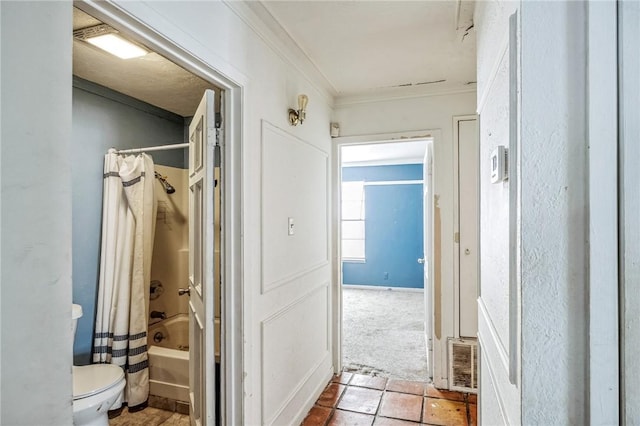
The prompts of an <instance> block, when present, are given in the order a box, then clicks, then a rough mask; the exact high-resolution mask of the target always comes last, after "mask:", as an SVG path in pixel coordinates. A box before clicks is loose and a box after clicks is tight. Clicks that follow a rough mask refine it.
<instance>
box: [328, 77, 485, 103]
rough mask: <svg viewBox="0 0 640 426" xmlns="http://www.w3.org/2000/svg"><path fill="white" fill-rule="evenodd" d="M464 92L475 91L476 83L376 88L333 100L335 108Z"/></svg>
mask: <svg viewBox="0 0 640 426" xmlns="http://www.w3.org/2000/svg"><path fill="white" fill-rule="evenodd" d="M464 93H476V84H475V83H473V84H472V85H468V86H464V87H458V88H452V87H449V88H440V89H436V88H433V87H429V86H412V87H392V88H384V89H378V90H376V91H375V92H373V91H367V92H366V93H355V94H349V95H342V96H337V97H336V99H335V102H334V107H335V108H340V107H345V106H350V105H358V104H367V103H373V102H388V101H397V100H403V99H413V98H427V97H431V96H448V95H459V94H464Z"/></svg>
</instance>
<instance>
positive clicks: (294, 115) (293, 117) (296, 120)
mask: <svg viewBox="0 0 640 426" xmlns="http://www.w3.org/2000/svg"><path fill="white" fill-rule="evenodd" d="M308 102H309V97H308V96H307V95H298V110H297V111H296V110H295V109H292V108H289V124H291V125H292V126H297V125H298V124H302V122H303V121H304V120H305V118H306V115H307V103H308Z"/></svg>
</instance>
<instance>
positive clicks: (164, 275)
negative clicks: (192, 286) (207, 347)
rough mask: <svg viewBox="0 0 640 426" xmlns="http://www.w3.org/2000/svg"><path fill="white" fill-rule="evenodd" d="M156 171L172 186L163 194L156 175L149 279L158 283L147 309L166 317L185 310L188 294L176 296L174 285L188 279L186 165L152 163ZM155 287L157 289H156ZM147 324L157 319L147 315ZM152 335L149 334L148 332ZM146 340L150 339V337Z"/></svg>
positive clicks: (179, 286) (180, 285)
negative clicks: (155, 205) (173, 189)
mask: <svg viewBox="0 0 640 426" xmlns="http://www.w3.org/2000/svg"><path fill="white" fill-rule="evenodd" d="M155 170H156V172H158V173H160V174H161V175H162V176H166V178H167V181H168V182H169V183H170V184H171V185H172V186H173V187H174V188H175V189H176V191H175V192H174V193H173V194H167V193H166V192H165V191H164V188H163V187H162V185H161V184H160V182H159V181H158V180H157V179H156V182H155V195H156V200H157V205H158V211H157V215H156V228H155V236H154V242H153V259H152V261H151V281H152V282H153V281H159V282H161V283H162V290H160V291H161V294H160V295H159V296H156V297H155V298H154V296H153V295H152V296H151V300H150V301H149V312H151V311H158V312H164V313H165V314H166V317H167V318H171V317H173V316H175V315H178V314H187V313H188V303H189V297H188V296H178V288H181V287H187V284H188V279H189V264H188V261H189V250H188V247H189V241H188V238H189V219H188V218H189V198H188V195H189V194H188V187H189V183H188V173H189V171H188V170H186V169H180V168H177V167H168V166H162V165H156V166H155ZM156 291H158V290H156ZM149 322H150V324H153V323H156V322H159V320H157V319H150V321H149ZM150 339H153V336H150ZM149 343H150V344H152V343H153V340H150V342H149Z"/></svg>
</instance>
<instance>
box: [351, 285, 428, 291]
mask: <svg viewBox="0 0 640 426" xmlns="http://www.w3.org/2000/svg"><path fill="white" fill-rule="evenodd" d="M342 288H343V289H344V288H347V289H351V290H366V291H399V292H404V293H424V289H423V288H413V287H393V286H377V285H358V284H342Z"/></svg>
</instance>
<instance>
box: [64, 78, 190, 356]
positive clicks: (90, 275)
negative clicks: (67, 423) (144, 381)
mask: <svg viewBox="0 0 640 426" xmlns="http://www.w3.org/2000/svg"><path fill="white" fill-rule="evenodd" d="M184 124H185V122H184V118H183V117H180V116H178V115H175V114H173V113H170V112H168V111H164V110H161V109H159V108H156V107H154V106H151V105H148V104H145V103H143V102H140V101H138V100H135V99H132V98H129V97H127V96H125V95H122V94H120V93H117V92H113V91H111V90H109V89H107V88H105V87H102V86H98V85H96V84H94V83H91V82H88V81H85V80H81V79H77V78H74V88H73V127H72V131H73V133H72V134H73V137H72V156H73V158H72V164H73V166H72V170H71V177H72V191H73V193H72V215H73V216H72V217H73V236H72V238H73V260H72V264H73V302H74V303H78V304H80V305H82V309H83V311H84V312H83V316H82V318H80V320H79V321H78V330H77V331H76V338H75V344H74V350H73V353H74V363H76V364H77V365H82V364H89V363H90V359H91V347H92V343H93V327H94V320H95V308H96V302H97V289H98V275H99V268H100V241H101V240H100V238H101V236H100V234H101V223H102V222H101V220H102V218H101V215H102V171H103V163H104V155H105V154H106V152H107V150H108V149H109V148H112V147H114V148H117V149H126V148H141V147H145V146H153V145H163V144H172V143H180V142H183V141H184V140H185V137H184ZM151 156H152V157H153V160H154V162H155V163H156V164H162V165H166V166H172V167H180V168H184V167H185V156H184V152H183V150H175V151H164V152H163V151H160V152H154V153H151Z"/></svg>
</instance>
